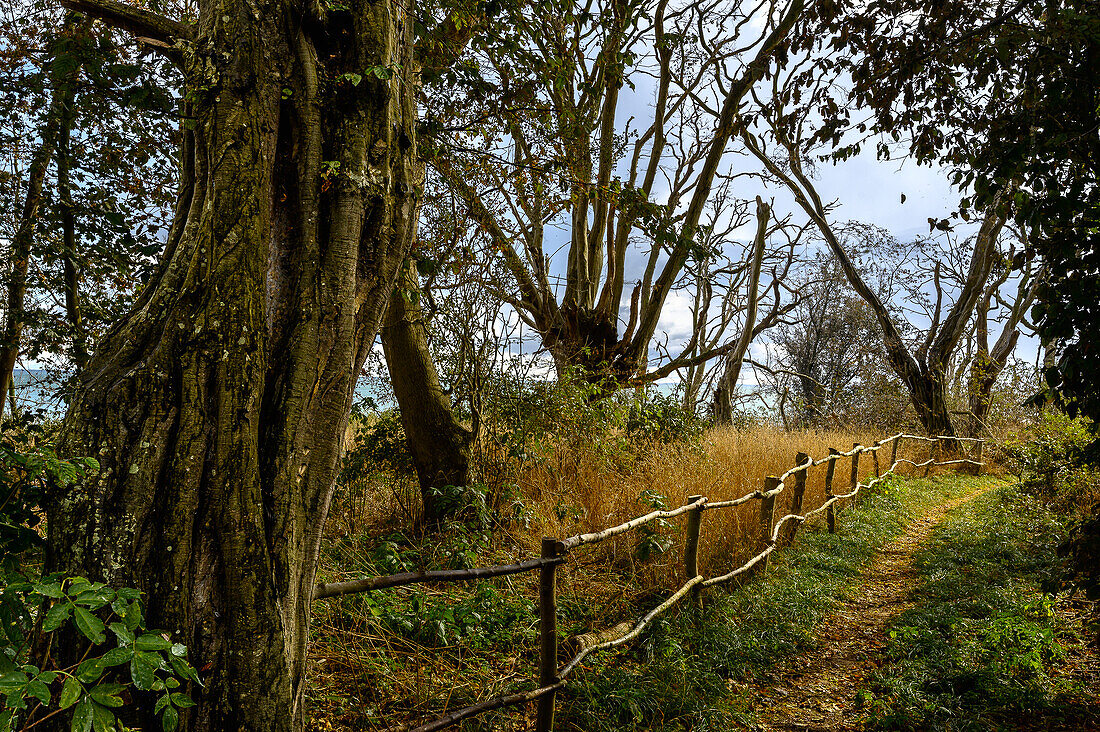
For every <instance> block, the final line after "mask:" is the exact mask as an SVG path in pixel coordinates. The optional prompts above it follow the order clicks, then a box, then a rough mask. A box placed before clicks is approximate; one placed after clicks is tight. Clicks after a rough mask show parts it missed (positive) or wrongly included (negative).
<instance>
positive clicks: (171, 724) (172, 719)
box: [160, 707, 180, 732]
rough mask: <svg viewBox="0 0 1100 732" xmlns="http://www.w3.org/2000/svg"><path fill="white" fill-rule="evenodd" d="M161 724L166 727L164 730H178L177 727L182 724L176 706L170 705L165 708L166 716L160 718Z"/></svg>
mask: <svg viewBox="0 0 1100 732" xmlns="http://www.w3.org/2000/svg"><path fill="white" fill-rule="evenodd" d="M160 723H161V726H162V727H164V732H176V727H179V724H180V715H179V712H177V711H176V710H175V708H174V707H168V708H167V709H165V710H164V716H163V717H161V718H160Z"/></svg>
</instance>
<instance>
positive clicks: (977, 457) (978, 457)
mask: <svg viewBox="0 0 1100 732" xmlns="http://www.w3.org/2000/svg"><path fill="white" fill-rule="evenodd" d="M983 445H985V440H978V445H977V447H975V448H974V462H975V465H974V475H981V474H982V446H983Z"/></svg>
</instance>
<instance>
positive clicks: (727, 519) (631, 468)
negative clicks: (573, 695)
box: [512, 426, 929, 594]
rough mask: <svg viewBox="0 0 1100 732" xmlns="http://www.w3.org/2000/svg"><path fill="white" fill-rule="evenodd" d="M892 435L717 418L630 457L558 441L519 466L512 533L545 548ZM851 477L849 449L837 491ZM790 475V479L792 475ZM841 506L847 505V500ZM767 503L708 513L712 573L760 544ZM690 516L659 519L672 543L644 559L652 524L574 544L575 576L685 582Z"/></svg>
mask: <svg viewBox="0 0 1100 732" xmlns="http://www.w3.org/2000/svg"><path fill="white" fill-rule="evenodd" d="M888 436H889V435H886V434H878V433H871V432H868V431H793V432H787V431H783V430H780V429H778V428H774V427H764V426H762V427H754V428H752V429H749V430H738V429H734V428H719V429H712V430H710V431H708V432H707V433H706V434H705V435H704V437H703V438H702V440H701V441H700V442H699V443H698V444H691V443H673V444H653V445H650V446H648V448H647V449H646V450H644V451H643V452H642V453H641V454H640V455H638V456H637V457H636V458H635V459H634V460H633V461H630V462H628V464H622V463H618V464H616V463H615V462H614V461H609V460H608V459H607V455H606V453H605V452H603V451H601V450H600V449H599V446H596V445H582V446H577V445H570V446H563V445H559V446H557V447H556V448H555V449H554V450H553V451H552V452H551V454H550V455H549V456H548V457H546V458H545V459H543V460H540V461H538V462H537V463H535V464H533V465H530V466H527V467H526V468H525V469H524V470H522V471H521V472H520V474H519V475H518V476H517V482H518V485H519V487H520V491H521V494H522V495H523V496H524V500H525V501H526V502H527V506H528V509H529V511H530V514H531V518H532V520H531V521H530V522H529V524H527V525H526V526H524V527H522V528H520V529H518V530H516V531H514V533H513V537H512V538H513V539H514V540H515V541H516V543H517V544H518V547H517V548H519V549H521V551H522V552H523V553H526V554H529V555H537V553H538V551H539V542H540V539H541V538H542V537H543V536H550V537H556V538H564V537H566V536H570V535H573V534H578V533H583V532H589V531H598V530H600V529H604V528H607V527H609V526H614V525H616V524H619V523H622V522H624V521H628V520H630V519H631V518H634V517H636V516H640V515H642V514H645V513H647V512H649V511H652V510H653V509H654V507H655V506H664V507H667V508H675V507H677V506H680V505H683V504H684V503H686V502H687V501H688V497H689V496H692V495H705V496H707V497H708V499H709V500H710V501H712V502H713V501H724V500H728V499H732V498H737V497H740V496H743V495H745V494H748V493H751V492H752V491H754V490H757V489H759V488H761V487H762V486H763V485H764V479H765V478H766V477H767V476H769V475H781V474H783V473H784V472H786V471H787V470H788V469H789V468H791V467H792V466H794V465H795V462H796V461H795V457H796V455H797V454H798V453H799V452H805V453H807V454H809V455H810V456H811V457H812V458H814V459H815V460H816V459H820V458H822V457H825V456H826V455H828V453H829V448H830V447H832V448H836V449H838V450H840V451H842V452H843V451H847V450H849V449H851V447H852V445H853V444H857V443H858V444H862V445H871V444H872V443H874V442H875V440H879V439H883V438H885V437H888ZM889 453H890V448H889V447H887V448H885V449H883V450H881V451H880V458H879V459H880V464H881V470H883V471H885V470H886V469H887V468H888V465H887V463H888V462H889V459H890V455H889ZM928 455H929V447H928V444H927V443H919V442H914V441H909V442H903V444H902V446H901V449H900V451H899V453H898V457H899V458H908V459H911V460H913V461H914V462H920V461H923V460H926V459H927V458H928ZM859 469H860V470H859V474H860V479H861V481H864V482H866V478H867V477H868V476H872V475H873V472H874V471H873V461H872V459H871V456H870V455H869V454H863V455H861V456H860V463H859ZM826 470H827V467H826V465H825V464H823V465H820V466H815V467H813V468H811V469H810V471H809V474H808V477H807V485H806V493H805V499H804V509H805V510H810V509H813V508H816V507H818V506H820V505H821V504H822V503H824V501H825V476H826ZM898 472H900V473H901V474H903V475H904V474H906V473H907V472H908V470H907V469H906V468H905V467H902V469H901V470H899V471H898ZM922 472H923V471H922ZM850 478H851V459H850V458H843V459H841V460H839V461H838V462H837V467H836V469H835V475H834V479H833V480H834V482H833V485H834V492H835V493H845V492H847V488H848V485H849V482H850ZM791 483H792V481H790V480H789V481H788V485H789V484H791ZM790 502H791V491H790V490H789V489H788V490H785V491H784V492H783V493H781V494H780V496H779V498H778V500H777V503H776V509H775V511H776V513H775V516H776V518H779V517H781V516H783V515H786V514H787V513H789V510H790ZM840 509H841V511H843V502H842V504H841V506H840ZM759 510H760V502H759V501H749V502H748V503H746V504H743V505H741V506H737V507H733V508H726V509H719V510H713V511H707V512H705V513H704V517H703V524H702V530H701V534H700V539H701V540H700V557H699V562H700V571H701V572H703V573H704V574H705V575H708V576H710V575H716V574H722V573H724V572H726V571H729V570H730V569H732V568H734V567H736V566H737V565H738V564H740V563H741V561H742V560H744V559H745V558H747V557H749V556H751V555H752V554H754V553H755V550H756V548H757V545H758V542H759V540H760V533H761V532H760V522H759ZM683 521H684V518H683V517H682V516H681V517H677V518H674V519H671V520H670V521H669V522H668V523H667V525H665V526H663V527H661V528H660V531H661V533H662V534H663V535H664V536H665V537H666V538H667V539H669V540H671V544H670V545H669V547H668V550H667V551H666V552H664V553H662V554H661V555H660V556H659V557H656V558H654V557H653V554H652V553H651V554H650V558H649V559H647V561H640V560H639V559H638V555H639V551H638V549H639V547H640V544H639V542H640V541H644V540H646V538H645V537H646V534H645V533H639V532H637V531H635V532H630V533H627V534H624V535H621V536H619V537H616V538H615V539H613V540H610V541H608V542H605V543H603V544H600V545H598V546H596V547H592V548H582V549H579V550H578V551H576V552H574V555H575V556H574V557H572V558H571V559H572V567H571V571H570V570H566V573H567V576H569V575H575V574H576V573H578V572H583V573H585V574H586V575H587V576H589V577H590V578H591V579H592V580H593V581H594V582H596V583H599V577H600V576H601V575H604V576H605V578H606V579H610V577H609V576H607V575H608V573H611V574H613V575H614V576H616V577H617V578H618V581H620V582H621V579H622V573H623V572H624V571H626V572H627V573H628V574H631V575H633V577H632V584H634V585H635V593H636V594H637V593H640V594H646V593H648V592H652V591H654V590H657V589H668V588H671V587H674V586H677V585H679V584H680V583H681V582H682V581H683V579H684V577H683V571H682V569H681V566H682V550H683V537H682V526H683ZM650 541H652V539H650ZM576 579H578V580H580V578H579V577H577V578H576ZM582 581H583V580H582Z"/></svg>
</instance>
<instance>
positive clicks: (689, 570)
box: [684, 496, 703, 605]
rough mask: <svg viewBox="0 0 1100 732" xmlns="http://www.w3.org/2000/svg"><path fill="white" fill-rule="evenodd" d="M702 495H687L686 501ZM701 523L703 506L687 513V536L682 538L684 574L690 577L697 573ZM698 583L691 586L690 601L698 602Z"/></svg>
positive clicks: (691, 501)
mask: <svg viewBox="0 0 1100 732" xmlns="http://www.w3.org/2000/svg"><path fill="white" fill-rule="evenodd" d="M700 498H702V496H688V499H687V502H688V503H695V502H696V501H698V500H699V499H700ZM702 523H703V506H702V505H699V506H697V507H695V508H693V509H691V510H690V511H688V513H687V537H686V538H685V540H684V575H685V576H686V577H687V579H691V578H692V577H695V576H697V575H698V574H699V527H700V525H701V524H702ZM700 589H701V588H700V587H699V585H695V587H692V588H691V601H692V602H693V603H694V604H695V605H698V604H699V590H700Z"/></svg>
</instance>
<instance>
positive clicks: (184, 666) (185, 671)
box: [168, 656, 202, 686]
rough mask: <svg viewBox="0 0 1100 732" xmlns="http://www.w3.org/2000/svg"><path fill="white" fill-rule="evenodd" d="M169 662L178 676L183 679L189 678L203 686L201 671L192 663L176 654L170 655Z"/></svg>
mask: <svg viewBox="0 0 1100 732" xmlns="http://www.w3.org/2000/svg"><path fill="white" fill-rule="evenodd" d="M168 663H170V664H171V665H172V671H174V672H175V674H176V676H179V677H180V678H183V679H188V680H189V681H193V682H195V683H196V684H198V685H199V686H202V681H200V680H199V673H198V672H197V671H196V670H195V668H194V667H193V666H192V665H191V664H189V663H187V661H184V660H183V659H181V658H176V657H175V656H169V657H168Z"/></svg>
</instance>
